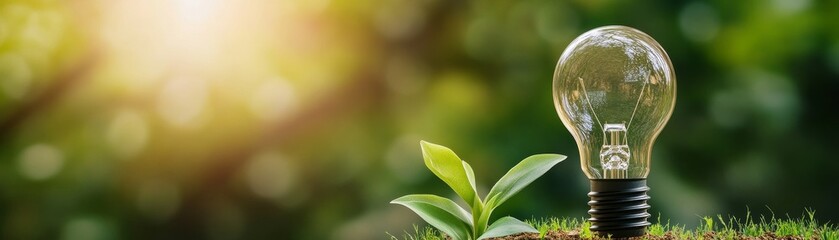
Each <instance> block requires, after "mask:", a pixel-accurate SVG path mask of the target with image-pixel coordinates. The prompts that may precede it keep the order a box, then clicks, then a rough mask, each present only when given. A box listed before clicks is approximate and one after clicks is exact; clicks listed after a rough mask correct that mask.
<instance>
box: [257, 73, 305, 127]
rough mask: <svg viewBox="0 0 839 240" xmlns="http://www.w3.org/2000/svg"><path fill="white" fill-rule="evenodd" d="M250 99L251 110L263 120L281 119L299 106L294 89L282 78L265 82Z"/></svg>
mask: <svg viewBox="0 0 839 240" xmlns="http://www.w3.org/2000/svg"><path fill="white" fill-rule="evenodd" d="M250 100H251V101H250V109H251V112H253V114H254V115H256V116H257V117H259V118H260V119H262V120H277V119H280V118H282V117H284V116H288V114H289V113H291V112H292V111H293V110H294V109H296V107H297V95H296V94H295V91H294V89H293V88H292V86H291V85H290V84H289V83H288V82H287V81H285V80H282V79H276V80H269V81H265V82H263V83H262V84H261V85H260V86H259V87H258V88H257V89H256V92H255V93H254V94H253V95H252V96H251V99H250Z"/></svg>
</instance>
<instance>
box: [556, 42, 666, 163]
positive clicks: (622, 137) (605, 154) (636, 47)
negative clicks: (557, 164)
mask: <svg viewBox="0 0 839 240" xmlns="http://www.w3.org/2000/svg"><path fill="white" fill-rule="evenodd" d="M553 93H554V104H555V106H556V110H557V112H558V113H559V117H560V118H561V119H562V122H563V124H565V126H566V127H567V128H568V131H570V132H571V134H572V135H573V136H574V139H575V140H576V142H577V147H578V148H579V151H580V162H581V167H582V169H583V172H585V174H586V175H587V176H588V178H589V179H645V178H646V177H647V175H648V174H649V172H650V153H651V151H652V146H653V142H655V139H656V137H657V136H658V134H659V132H661V129H662V128H663V127H664V125H665V124H666V123H667V120H668V119H669V118H670V114H671V113H672V112H673V106H674V105H675V103H676V76H675V73H674V71H673V67H672V64H671V63H670V58H669V57H668V56H667V53H666V52H664V49H663V48H662V47H661V46H660V45H659V44H658V42H656V41H655V40H654V39H653V38H651V37H650V36H648V35H647V34H645V33H643V32H641V31H638V30H636V29H633V28H629V27H624V26H606V27H600V28H596V29H593V30H591V31H588V32H586V33H584V34H583V35H580V36H579V37H577V38H576V39H574V41H573V42H571V44H570V45H569V46H568V47H567V48H566V49H565V52H563V53H562V56H561V57H560V59H559V63H558V64H557V66H556V72H555V73H554V79H553Z"/></svg>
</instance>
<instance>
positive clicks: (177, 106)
mask: <svg viewBox="0 0 839 240" xmlns="http://www.w3.org/2000/svg"><path fill="white" fill-rule="evenodd" d="M206 102H207V85H206V82H204V81H201V80H200V79H195V78H189V77H178V78H175V79H172V80H171V81H169V82H167V83H166V85H165V86H164V87H163V89H162V90H161V92H160V96H159V98H158V102H157V103H158V104H157V107H158V108H157V110H158V113H159V114H160V116H161V117H163V119H164V120H166V122H167V123H169V124H170V125H172V126H174V127H179V128H195V127H198V122H197V119H198V117H199V115H201V113H202V111H203V110H204V107H205V106H204V105H205V104H206Z"/></svg>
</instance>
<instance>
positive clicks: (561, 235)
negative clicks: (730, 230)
mask: <svg viewBox="0 0 839 240" xmlns="http://www.w3.org/2000/svg"><path fill="white" fill-rule="evenodd" d="M704 238H705V239H718V237H716V234H715V233H713V232H709V233H706V234H705V235H704ZM538 239H562V240H566V239H568V240H570V239H583V238H581V237H580V233H579V231H576V230H574V231H570V232H565V231H550V232H548V233H547V234H545V237H544V238H539V234H538V233H521V234H516V235H510V236H506V237H500V238H492V240H538ZM595 239H605V238H595ZM627 239H628V240H640V239H650V240H671V239H679V238H678V237H676V236H673V235H672V234H671V233H665V234H664V236H652V235H649V234H648V235H646V236H642V237H633V238H627ZM735 239H745V240H764V239H785V240H804V238H802V237H778V236H775V234H774V233H771V232H768V233H765V234H763V236H760V237H746V236H738V237H736V238H735Z"/></svg>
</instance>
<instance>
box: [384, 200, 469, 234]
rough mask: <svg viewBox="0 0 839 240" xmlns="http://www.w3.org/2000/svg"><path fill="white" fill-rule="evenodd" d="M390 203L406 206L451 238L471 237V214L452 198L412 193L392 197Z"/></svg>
mask: <svg viewBox="0 0 839 240" xmlns="http://www.w3.org/2000/svg"><path fill="white" fill-rule="evenodd" d="M390 203H392V204H399V205H402V206H405V207H408V208H409V209H411V210H412V211H414V212H415V213H417V215H419V216H420V217H421V218H422V219H423V220H425V221H426V222H428V224H431V226H434V227H435V228H437V229H439V230H440V231H442V232H444V233H446V234H447V235H449V236H451V237H452V238H453V239H462V240H467V239H470V238H471V237H472V236H471V229H472V220H471V216H470V215H469V213H467V212H466V210H463V208H460V206H457V204H455V203H454V202H452V200H449V199H447V198H443V197H440V196H435V195H430V194H412V195H406V196H403V197H400V198H397V199H394V200H393V201H391V202H390Z"/></svg>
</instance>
